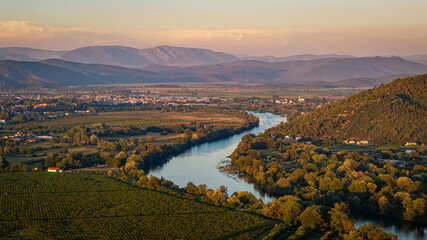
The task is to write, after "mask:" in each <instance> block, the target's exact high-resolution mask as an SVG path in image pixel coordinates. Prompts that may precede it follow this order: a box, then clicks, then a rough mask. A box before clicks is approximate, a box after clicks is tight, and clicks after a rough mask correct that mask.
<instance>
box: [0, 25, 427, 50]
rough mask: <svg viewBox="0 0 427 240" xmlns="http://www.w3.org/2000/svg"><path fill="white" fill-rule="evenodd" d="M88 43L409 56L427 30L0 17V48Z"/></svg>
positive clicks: (425, 46)
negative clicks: (113, 25)
mask: <svg viewBox="0 0 427 240" xmlns="http://www.w3.org/2000/svg"><path fill="white" fill-rule="evenodd" d="M90 45H124V46H130V47H136V48H147V47H153V46H158V45H172V46H182V47H198V48H209V49H212V50H215V51H223V52H228V53H234V54H247V55H274V56H286V55H292V54H303V53H314V54H325V53H337V54H352V55H357V56H363V55H365V56H366V55H393V54H396V55H405V54H407V55H410V54H417V53H425V52H427V32H425V31H424V32H423V31H417V29H416V27H414V29H411V28H408V27H404V28H382V29H377V28H372V29H343V30H335V31H322V30H310V29H304V30H299V29H214V30H206V29H178V30H167V31H126V32H124V31H123V32H108V33H106V32H97V31H95V30H93V29H91V28H85V27H76V28H55V27H50V26H43V25H41V24H38V23H36V22H30V21H0V47H4V46H21V47H33V48H42V49H52V50H71V49H74V48H78V47H83V46H90Z"/></svg>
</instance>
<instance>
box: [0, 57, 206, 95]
mask: <svg viewBox="0 0 427 240" xmlns="http://www.w3.org/2000/svg"><path fill="white" fill-rule="evenodd" d="M182 81H185V82H194V81H197V82H203V79H198V78H195V77H186V78H183V77H181V76H171V75H168V74H162V75H159V74H157V73H154V72H150V71H143V70H139V69H130V68H124V67H119V66H110V65H101V64H84V63H75V62H67V61H62V60H57V59H52V60H45V61H42V62H21V61H9V60H0V87H2V88H6V89H16V88H26V87H49V88H55V87H62V86H70V85H92V84H123V83H152V82H182Z"/></svg>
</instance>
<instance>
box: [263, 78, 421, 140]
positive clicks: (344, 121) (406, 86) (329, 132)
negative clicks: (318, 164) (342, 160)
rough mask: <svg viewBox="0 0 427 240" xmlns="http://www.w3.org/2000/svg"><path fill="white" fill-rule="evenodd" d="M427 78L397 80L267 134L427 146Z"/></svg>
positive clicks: (321, 109)
mask: <svg viewBox="0 0 427 240" xmlns="http://www.w3.org/2000/svg"><path fill="white" fill-rule="evenodd" d="M426 110H427V75H426V74H424V75H418V76H414V77H409V78H404V79H396V80H394V81H393V82H391V83H388V84H385V85H381V86H379V87H375V88H373V89H369V90H366V91H363V92H360V93H358V94H356V95H354V96H351V97H348V98H346V99H344V100H341V101H337V102H334V103H331V104H329V105H327V106H325V107H322V108H319V109H317V110H315V111H313V112H310V113H308V114H306V115H303V116H301V117H298V118H296V119H295V120H293V121H291V122H287V123H284V124H281V125H279V126H278V127H276V128H273V129H270V130H269V132H270V133H280V134H283V135H285V134H291V135H301V136H302V137H304V138H310V139H313V140H320V139H323V138H333V139H336V140H345V139H354V140H369V141H370V142H371V143H374V144H390V143H392V144H403V143H405V142H406V141H417V142H419V143H423V144H425V143H426V142H427V131H426V129H427V127H426V126H427V118H426V113H427V111H426Z"/></svg>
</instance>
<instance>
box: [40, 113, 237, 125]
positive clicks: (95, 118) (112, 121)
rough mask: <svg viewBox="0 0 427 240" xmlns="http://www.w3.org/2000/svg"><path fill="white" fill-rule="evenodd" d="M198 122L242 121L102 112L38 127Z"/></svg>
mask: <svg viewBox="0 0 427 240" xmlns="http://www.w3.org/2000/svg"><path fill="white" fill-rule="evenodd" d="M192 121H197V122H199V123H203V124H230V123H231V124H234V125H237V124H239V123H241V122H242V119H240V118H237V117H233V116H228V115H225V114H218V113H208V112H192V113H181V112H161V111H154V110H152V111H123V112H102V113H98V114H91V115H83V116H70V117H61V118H57V119H50V120H45V121H40V122H37V123H36V125H38V126H65V127H72V126H77V125H80V124H84V125H89V124H94V123H104V124H108V125H110V126H125V125H136V126H158V125H169V124H177V123H180V124H189V123H190V122H192Z"/></svg>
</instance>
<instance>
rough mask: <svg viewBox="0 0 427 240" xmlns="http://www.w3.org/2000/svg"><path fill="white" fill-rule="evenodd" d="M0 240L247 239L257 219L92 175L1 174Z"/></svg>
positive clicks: (262, 225)
mask: <svg viewBox="0 0 427 240" xmlns="http://www.w3.org/2000/svg"><path fill="white" fill-rule="evenodd" d="M0 183H1V184H0V239H4V238H18V239H20V238H24V239H228V238H232V239H251V238H254V237H256V236H258V235H260V234H262V233H263V232H265V231H267V230H268V229H269V228H271V226H270V224H269V223H268V222H267V221H266V220H264V219H263V218H261V217H258V216H255V215H252V214H248V213H243V212H236V211H231V210H228V209H226V208H221V207H215V206H211V205H208V204H205V203H199V202H196V201H193V200H190V199H183V198H181V197H177V196H172V195H168V194H165V193H160V192H156V191H153V190H148V189H141V188H137V187H133V186H130V185H127V184H125V183H122V182H118V181H116V180H113V179H109V178H107V177H103V176H96V175H91V174H72V173H35V172H33V173H13V172H0Z"/></svg>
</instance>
